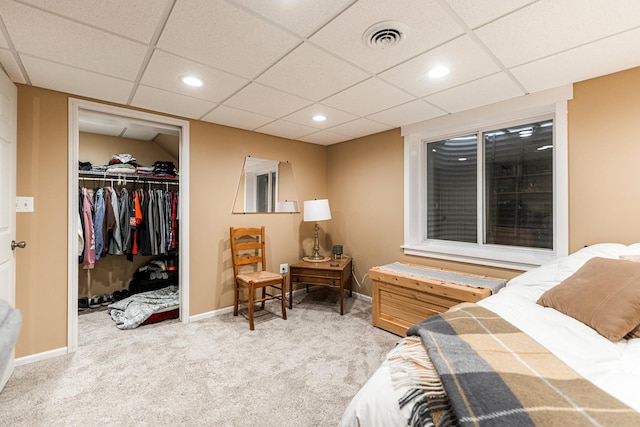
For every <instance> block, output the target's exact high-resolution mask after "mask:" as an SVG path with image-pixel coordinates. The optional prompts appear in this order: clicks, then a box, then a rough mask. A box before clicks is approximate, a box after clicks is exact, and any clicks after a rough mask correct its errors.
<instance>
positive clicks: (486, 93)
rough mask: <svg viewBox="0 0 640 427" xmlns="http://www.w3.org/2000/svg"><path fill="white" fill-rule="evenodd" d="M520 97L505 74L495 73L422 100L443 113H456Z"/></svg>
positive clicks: (519, 91) (519, 93)
mask: <svg viewBox="0 0 640 427" xmlns="http://www.w3.org/2000/svg"><path fill="white" fill-rule="evenodd" d="M521 95H524V93H522V91H521V90H520V89H519V88H518V86H516V84H515V83H514V82H513V81H512V80H511V79H510V78H509V77H508V76H507V75H506V74H504V73H497V74H494V75H492V76H489V77H485V78H483V79H480V80H476V81H473V82H470V83H467V84H465V85H462V86H458V87H454V88H452V89H448V90H445V91H444V92H440V93H437V94H435V95H430V96H427V97H425V98H424V99H425V101H427V102H430V103H431V104H433V105H435V106H437V107H439V108H442V109H443V110H445V111H448V112H450V113H457V112H460V111H464V110H469V109H471V108H475V107H480V106H482V105H487V104H493V103H495V102H499V101H504V100H505V99H510V98H515V97H516V96H521Z"/></svg>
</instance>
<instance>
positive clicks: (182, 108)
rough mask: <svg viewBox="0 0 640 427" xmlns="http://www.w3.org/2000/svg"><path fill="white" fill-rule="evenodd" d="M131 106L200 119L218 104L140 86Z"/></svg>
mask: <svg viewBox="0 0 640 427" xmlns="http://www.w3.org/2000/svg"><path fill="white" fill-rule="evenodd" d="M131 105H132V106H134V107H140V108H146V109H148V110H153V111H159V112H161V113H169V114H175V115H177V116H182V117H188V118H191V119H199V118H200V117H202V116H203V115H204V114H206V113H207V112H208V111H209V110H211V109H212V108H213V107H215V105H216V104H214V103H212V102H208V101H204V100H201V99H195V98H190V97H188V96H185V95H180V94H177V93H173V92H167V91H165V90H161V89H156V88H153V87H149V86H144V85H140V86H138V89H137V90H136V93H135V95H134V96H133V101H132V102H131Z"/></svg>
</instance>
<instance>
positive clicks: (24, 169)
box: [16, 85, 326, 357]
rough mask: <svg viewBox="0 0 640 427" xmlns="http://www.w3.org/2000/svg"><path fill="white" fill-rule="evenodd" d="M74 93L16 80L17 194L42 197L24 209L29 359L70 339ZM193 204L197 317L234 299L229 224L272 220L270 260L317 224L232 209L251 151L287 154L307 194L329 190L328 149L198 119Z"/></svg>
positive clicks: (290, 256) (21, 348) (20, 290)
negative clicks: (71, 104)
mask: <svg viewBox="0 0 640 427" xmlns="http://www.w3.org/2000/svg"><path fill="white" fill-rule="evenodd" d="M67 110H68V95H67V94H63V93H59V92H53V91H49V90H45V89H39V88H34V87H30V86H23V85H18V153H17V155H18V164H17V166H18V168H17V170H18V176H17V195H19V196H34V198H35V212H33V213H22V214H18V216H17V224H16V225H17V231H16V233H17V237H18V239H20V240H25V241H27V243H28V247H27V249H26V250H24V251H21V252H20V253H19V254H18V256H17V263H16V268H17V270H16V305H17V306H18V308H19V309H20V310H21V311H22V314H23V328H22V331H21V334H20V337H19V340H18V344H17V346H16V356H17V357H22V356H27V355H31V354H37V353H41V352H45V351H49V350H54V349H58V348H61V347H65V346H66V344H67V244H66V242H67V163H68V150H67V147H68V137H67V135H68V132H67V123H68V120H67ZM190 129H191V144H190V150H191V158H190V162H191V168H190V169H191V181H190V186H191V205H190V206H189V219H190V225H191V236H190V238H189V240H188V243H189V245H190V246H189V249H190V252H191V259H190V264H189V265H190V273H191V277H190V279H191V280H190V290H191V292H190V304H191V313H190V314H191V315H196V314H200V313H205V312H208V311H212V310H216V309H219V308H223V307H228V306H230V305H232V303H233V293H232V279H231V274H232V273H231V264H230V263H231V260H230V254H229V227H230V226H248V225H265V226H266V228H267V239H268V240H267V247H268V249H269V258H268V262H269V264H270V266H271V267H277V266H278V265H279V264H280V263H284V262H288V263H290V262H293V261H294V260H296V259H298V257H299V256H300V255H301V250H302V249H301V243H300V242H302V243H303V244H304V245H305V246H311V245H310V243H309V242H311V241H312V239H313V228H312V225H309V224H305V223H302V215H301V214H270V215H265V214H257V215H251V214H247V215H234V214H231V208H232V206H233V200H234V197H235V192H236V185H237V183H238V179H239V177H240V172H241V169H242V165H243V162H244V157H245V156H247V155H252V156H254V157H260V158H265V159H274V160H281V161H287V160H288V161H289V162H290V163H291V164H292V167H293V174H294V177H295V180H296V190H297V192H298V195H299V200H303V198H314V197H325V196H326V177H325V164H326V148H325V147H324V146H319V145H314V144H306V143H300V142H294V141H290V140H286V139H282V138H277V137H272V136H267V135H263V134H259V133H254V132H247V131H242V130H238V129H233V128H228V127H225V126H218V125H214V124H211V123H205V122H199V121H191V124H190Z"/></svg>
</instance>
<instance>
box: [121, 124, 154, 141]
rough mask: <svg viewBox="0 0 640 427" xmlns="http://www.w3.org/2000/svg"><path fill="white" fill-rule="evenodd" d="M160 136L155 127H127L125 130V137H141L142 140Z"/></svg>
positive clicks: (150, 139)
mask: <svg viewBox="0 0 640 427" xmlns="http://www.w3.org/2000/svg"><path fill="white" fill-rule="evenodd" d="M156 136H158V132H156V131H155V130H154V129H153V128H145V127H127V128H126V129H125V131H124V135H122V137H123V138H131V139H140V140H142V141H153V139H154V138H155V137H156Z"/></svg>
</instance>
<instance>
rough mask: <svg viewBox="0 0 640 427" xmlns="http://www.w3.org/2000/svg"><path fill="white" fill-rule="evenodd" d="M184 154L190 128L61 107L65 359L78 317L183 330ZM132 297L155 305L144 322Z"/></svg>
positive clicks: (111, 109) (117, 112)
mask: <svg viewBox="0 0 640 427" xmlns="http://www.w3.org/2000/svg"><path fill="white" fill-rule="evenodd" d="M188 150H189V122H188V121H185V120H180V119H174V118H171V117H165V116H161V115H156V114H150V113H145V112H141V111H136V110H129V109H126V108H120V107H115V106H109V105H105V104H100V103H95V102H90V101H84V100H79V99H73V98H70V99H69V168H68V175H69V179H68V182H69V188H68V192H69V208H68V225H69V227H68V230H69V236H68V237H69V241H68V248H69V253H68V284H69V286H68V307H69V313H68V334H67V352H69V353H70V352H74V351H76V350H77V347H78V333H79V332H78V316H79V315H82V313H83V312H84V311H85V310H87V311H92V310H102V311H106V313H105V314H104V315H105V317H109V315H110V314H111V313H113V315H112V316H111V317H112V320H110V321H112V322H113V328H120V329H129V328H134V327H137V326H138V325H139V324H140V323H141V322H146V323H152V322H157V321H162V320H165V319H171V318H176V317H179V319H180V321H181V322H182V323H188V321H189V298H188V297H189V282H188V277H189V269H188V266H189V263H188V239H187V236H188V235H189V234H188V230H189V224H188V212H187V210H186V209H187V206H188V205H189V203H188V201H189V187H188V182H189V180H188V170H189V169H188V161H189V156H188ZM132 295H133V296H134V298H135V299H137V300H143V301H149V300H153V306H145V307H143V308H144V309H143V310H142V311H143V312H145V316H146V317H145V318H144V319H141V318H140V310H134V311H133V313H129V312H128V311H127V310H126V307H127V305H130V304H128V303H129V302H130V301H131V300H132V298H131V296H132ZM147 295H148V296H149V298H145V297H146V296H147ZM139 297H140V298H139ZM144 303H145V304H146V303H147V302H144ZM110 304H111V308H107V306H109V305H110ZM136 304H138V302H136ZM114 307H117V308H122V310H121V311H120V310H117V311H116V312H113V311H112V308H114ZM151 309H152V313H151V314H149V313H147V312H148V311H150V310H151ZM149 316H150V317H149ZM146 323H144V324H146Z"/></svg>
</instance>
